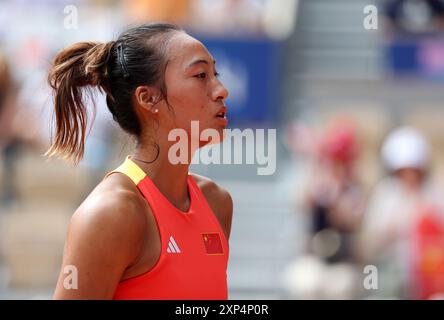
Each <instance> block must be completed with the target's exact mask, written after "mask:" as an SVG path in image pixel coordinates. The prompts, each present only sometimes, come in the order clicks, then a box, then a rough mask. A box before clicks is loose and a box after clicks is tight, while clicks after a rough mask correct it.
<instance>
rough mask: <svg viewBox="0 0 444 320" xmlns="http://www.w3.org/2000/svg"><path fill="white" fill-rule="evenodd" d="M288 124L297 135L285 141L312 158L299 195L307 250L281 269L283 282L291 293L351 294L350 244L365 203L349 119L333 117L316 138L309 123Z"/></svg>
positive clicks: (315, 295) (325, 296) (320, 296)
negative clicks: (305, 125)
mask: <svg viewBox="0 0 444 320" xmlns="http://www.w3.org/2000/svg"><path fill="white" fill-rule="evenodd" d="M293 129H296V130H295V131H293V134H296V135H298V137H294V138H295V139H291V140H292V141H291V142H290V141H288V143H289V144H290V147H291V148H292V149H293V150H295V151H299V152H304V153H306V154H308V155H311V156H314V159H312V163H313V167H312V173H311V174H310V176H309V177H308V185H307V186H306V191H305V194H304V197H303V210H304V211H306V212H307V213H309V220H310V226H309V235H308V237H309V238H308V247H307V252H305V253H304V255H303V256H301V257H297V258H296V259H295V260H294V262H293V263H291V264H290V265H289V266H288V268H287V270H286V271H285V272H284V279H285V281H284V282H285V283H286V284H285V286H286V287H287V290H289V291H290V293H291V294H292V296H293V297H294V298H302V299H307V298H308V299H351V298H353V297H354V295H355V290H356V282H357V279H358V276H357V272H356V269H355V265H354V262H355V255H354V250H353V249H354V246H353V244H354V238H355V233H356V231H357V230H358V226H359V223H360V221H361V217H362V213H363V211H364V208H365V195H364V190H363V186H362V185H361V183H360V182H359V180H358V179H357V177H356V175H355V172H354V167H355V164H356V160H357V157H358V151H359V147H358V139H357V134H356V129H355V126H354V123H353V122H352V121H351V120H349V119H348V118H342V117H341V118H335V119H333V120H332V121H331V122H330V123H329V124H328V125H327V127H326V129H325V130H324V132H323V134H322V135H321V136H320V137H319V136H318V137H317V136H316V134H314V133H313V132H311V133H310V130H309V129H308V128H303V127H299V128H298V127H296V128H293ZM290 134H291V133H290ZM289 140H290V139H289ZM300 205H301V203H298V204H297V206H298V207H300Z"/></svg>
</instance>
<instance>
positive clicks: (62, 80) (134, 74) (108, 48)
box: [46, 23, 182, 163]
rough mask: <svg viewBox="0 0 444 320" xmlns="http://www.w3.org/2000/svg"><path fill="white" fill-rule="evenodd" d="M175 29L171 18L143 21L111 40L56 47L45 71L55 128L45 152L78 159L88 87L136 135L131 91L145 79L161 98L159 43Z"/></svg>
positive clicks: (81, 150) (163, 90) (161, 51)
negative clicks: (97, 92) (103, 96)
mask: <svg viewBox="0 0 444 320" xmlns="http://www.w3.org/2000/svg"><path fill="white" fill-rule="evenodd" d="M176 31H182V30H181V29H180V28H179V27H178V26H176V25H173V24H167V23H154V24H145V25H141V26H139V27H135V28H131V29H129V30H127V31H125V32H124V33H122V34H121V35H120V36H119V38H118V39H117V40H116V41H111V42H108V43H97V42H80V43H76V44H74V45H71V46H70V47H68V48H66V49H64V50H62V51H61V52H59V53H58V54H57V56H56V57H55V59H54V63H53V65H52V68H51V70H50V72H49V75H48V82H49V85H50V86H51V88H52V89H53V91H54V111H55V129H56V132H55V135H54V140H53V142H52V145H51V147H50V148H49V150H48V151H47V152H46V155H48V156H49V157H52V156H54V155H58V156H60V157H62V158H66V159H68V160H72V161H73V162H74V163H78V162H79V161H80V160H81V159H82V157H83V153H84V144H85V139H86V129H87V118H88V110H87V109H86V107H85V102H84V97H83V96H84V94H85V93H88V92H89V91H88V90H89V89H91V88H94V87H97V88H99V90H101V91H104V92H105V93H106V103H107V105H108V109H109V110H110V111H111V113H112V115H113V118H114V120H115V121H116V122H117V123H118V124H119V125H120V127H121V128H122V129H123V130H125V131H126V132H128V133H129V134H132V135H135V136H136V137H139V135H140V133H141V128H140V123H139V120H138V118H137V115H136V112H135V110H134V106H133V105H132V98H131V97H132V94H133V92H134V90H135V89H136V88H137V87H138V86H140V85H149V86H155V87H157V88H159V90H160V92H161V94H162V97H163V98H166V87H165V84H164V72H165V68H166V64H167V60H166V53H165V46H166V43H167V41H168V40H169V39H170V38H171V36H172V34H173V32H176ZM85 90H86V91H85Z"/></svg>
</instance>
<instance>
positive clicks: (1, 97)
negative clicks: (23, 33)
mask: <svg viewBox="0 0 444 320" xmlns="http://www.w3.org/2000/svg"><path fill="white" fill-rule="evenodd" d="M35 119H36V118H35V117H34V115H33V114H32V113H31V111H30V110H28V109H25V108H22V107H19V106H18V104H17V86H16V85H15V83H14V80H13V77H12V75H11V72H10V67H9V63H8V62H7V60H6V57H5V56H4V55H3V54H2V53H1V52H0V154H1V157H2V158H3V159H1V160H2V163H3V169H2V178H1V180H0V181H1V182H2V183H1V188H0V192H1V195H0V205H4V206H9V205H11V204H13V203H14V201H15V200H16V196H17V195H16V191H15V186H14V176H15V174H14V173H15V171H14V170H15V166H14V161H15V160H16V159H17V156H18V154H19V152H20V148H21V146H23V145H28V146H31V147H33V148H36V149H39V150H43V143H42V141H41V140H40V138H39V135H38V134H37V132H38V129H39V123H37V122H36V121H35Z"/></svg>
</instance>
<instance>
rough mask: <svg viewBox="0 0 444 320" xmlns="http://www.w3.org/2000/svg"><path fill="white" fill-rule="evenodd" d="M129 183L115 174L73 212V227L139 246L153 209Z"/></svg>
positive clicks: (71, 224) (98, 186)
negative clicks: (148, 211) (148, 214)
mask: <svg viewBox="0 0 444 320" xmlns="http://www.w3.org/2000/svg"><path fill="white" fill-rule="evenodd" d="M127 180H129V179H127V178H125V177H123V176H122V175H119V174H113V175H110V176H109V177H107V178H106V179H104V180H103V181H102V182H100V183H99V184H98V185H97V186H96V188H94V190H93V191H92V192H91V193H90V194H89V195H88V197H87V198H86V199H85V200H84V201H83V202H82V204H81V205H80V206H79V207H78V208H77V210H76V211H75V212H74V214H73V216H72V218H71V223H70V227H71V226H72V227H73V228H74V229H75V230H77V231H78V232H80V233H87V234H89V233H91V234H94V235H95V237H97V238H99V237H107V236H109V237H110V239H119V238H120V239H122V238H125V239H127V240H128V241H129V242H131V243H132V244H135V243H137V242H138V241H139V240H140V238H141V237H142V236H143V233H144V232H145V230H146V221H147V219H146V213H147V210H150V208H149V206H148V205H147V204H146V202H145V201H144V200H143V197H142V196H141V194H140V193H139V191H138V189H137V187H136V186H132V185H131V183H132V182H131V181H127ZM99 231H100V232H99Z"/></svg>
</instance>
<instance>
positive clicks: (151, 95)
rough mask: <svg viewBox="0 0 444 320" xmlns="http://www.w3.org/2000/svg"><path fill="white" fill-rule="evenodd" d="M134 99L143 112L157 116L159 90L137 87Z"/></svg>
mask: <svg viewBox="0 0 444 320" xmlns="http://www.w3.org/2000/svg"><path fill="white" fill-rule="evenodd" d="M134 95H135V99H136V101H137V104H138V105H139V106H141V107H142V108H143V109H144V110H146V111H149V112H152V113H154V114H157V113H158V112H159V109H158V108H157V106H156V104H157V103H158V102H159V101H160V98H159V97H160V94H159V90H158V89H156V88H153V87H149V86H139V87H137V88H136V90H135V92H134Z"/></svg>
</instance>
